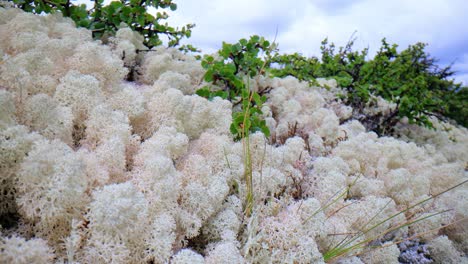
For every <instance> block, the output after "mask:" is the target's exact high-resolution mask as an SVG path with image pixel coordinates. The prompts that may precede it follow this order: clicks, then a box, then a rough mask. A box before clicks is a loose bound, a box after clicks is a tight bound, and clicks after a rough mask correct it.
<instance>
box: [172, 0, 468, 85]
mask: <svg viewBox="0 0 468 264" xmlns="http://www.w3.org/2000/svg"><path fill="white" fill-rule="evenodd" d="M174 2H176V3H177V4H178V9H177V10H176V11H175V12H170V19H169V21H168V22H169V24H170V25H179V26H182V25H184V24H187V23H195V24H196V27H195V28H194V29H193V32H192V37H191V38H190V39H188V40H187V41H185V43H190V44H193V45H195V46H196V47H198V48H201V49H202V50H203V52H206V53H210V52H214V51H216V50H217V49H219V48H220V47H221V43H222V42H223V41H226V42H236V41H237V40H239V39H240V38H248V37H249V36H251V35H254V34H257V35H261V36H265V37H266V38H267V39H269V40H273V39H274V38H275V33H276V31H277V32H278V34H277V37H276V42H277V43H278V44H279V49H280V51H281V52H299V53H302V54H303V55H307V56H311V55H319V52H320V42H321V40H323V39H324V38H325V37H328V39H329V40H330V41H333V42H335V43H336V44H337V45H339V46H341V45H345V44H346V43H347V41H348V40H349V38H350V37H351V36H352V35H353V32H356V33H355V37H357V40H356V48H358V49H362V48H365V47H369V49H370V51H371V53H373V52H375V51H376V50H377V49H378V48H379V47H380V40H381V39H382V38H384V37H386V38H387V40H388V41H389V42H390V43H397V44H399V46H400V48H406V47H407V46H408V45H410V44H414V43H416V42H418V41H419V42H425V43H428V44H429V46H428V48H427V51H429V53H430V54H431V55H432V56H434V57H436V58H438V59H439V60H440V61H439V63H440V64H441V65H447V64H450V63H452V62H453V63H454V69H455V70H456V71H457V76H456V80H457V81H460V82H464V83H465V84H466V85H468V26H467V23H468V19H466V11H468V1H466V0H294V1H286V0H236V1H233V0H174Z"/></svg>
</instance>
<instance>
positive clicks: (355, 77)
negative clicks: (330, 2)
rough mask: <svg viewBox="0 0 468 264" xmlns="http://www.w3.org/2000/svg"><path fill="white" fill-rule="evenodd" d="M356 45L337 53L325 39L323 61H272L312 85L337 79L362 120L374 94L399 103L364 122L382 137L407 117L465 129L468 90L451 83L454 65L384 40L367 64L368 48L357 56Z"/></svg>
mask: <svg viewBox="0 0 468 264" xmlns="http://www.w3.org/2000/svg"><path fill="white" fill-rule="evenodd" d="M353 44H354V41H353V40H352V41H350V42H348V44H347V45H346V46H345V47H340V48H339V49H338V51H336V47H335V45H334V44H333V43H330V44H329V43H328V40H327V39H325V40H324V41H323V42H322V46H321V52H322V54H321V55H322V56H321V59H320V60H319V59H318V58H316V57H311V58H306V57H304V56H302V55H300V54H297V53H296V54H290V55H287V54H286V55H278V56H276V57H275V58H273V60H272V61H273V62H275V63H277V64H278V65H279V66H280V67H279V68H278V69H273V70H272V73H273V74H275V75H276V76H280V77H283V76H286V75H292V76H295V77H296V78H298V79H300V80H304V81H309V82H311V81H313V80H314V79H315V78H319V77H320V78H334V79H336V80H337V82H338V84H339V85H340V86H341V87H343V88H345V89H346V90H347V97H346V98H345V103H347V104H349V105H351V106H352V107H353V108H354V110H355V112H356V113H357V114H356V115H355V116H363V115H360V114H362V113H363V109H364V107H365V106H366V104H367V103H368V102H369V100H370V99H371V96H372V95H374V96H381V97H382V98H384V99H385V100H387V101H390V102H392V103H395V104H396V108H395V109H394V110H393V111H392V112H391V113H388V114H387V115H385V116H365V117H363V118H361V120H360V121H362V122H363V123H364V124H365V125H367V127H368V128H369V129H370V130H374V131H376V132H378V133H386V132H389V131H391V129H392V127H393V126H394V125H395V124H396V123H397V122H398V121H399V120H400V119H401V118H403V117H407V118H408V120H409V122H410V123H415V124H418V125H424V126H426V127H432V123H431V122H430V120H429V117H430V116H436V117H438V118H440V119H446V117H449V118H453V119H455V120H457V121H458V122H460V124H462V125H465V126H466V120H467V115H466V111H464V110H463V109H466V107H464V106H465V105H466V88H461V87H460V86H461V85H460V84H456V83H454V81H453V80H450V79H449V78H450V77H452V76H453V74H454V72H453V71H452V70H451V67H450V66H448V67H445V68H439V67H438V66H437V65H436V62H437V60H436V59H434V58H433V57H431V56H430V55H429V54H428V53H427V52H426V51H425V50H424V49H425V47H426V46H427V45H426V44H423V43H416V44H415V45H410V46H409V47H408V48H407V49H405V50H403V51H401V52H398V51H397V45H396V44H393V45H389V44H388V43H387V41H386V40H385V39H383V40H382V46H381V47H380V50H379V51H378V52H377V54H376V55H375V57H374V58H373V59H371V60H367V59H366V58H367V56H368V49H364V50H362V51H353V50H352V47H353Z"/></svg>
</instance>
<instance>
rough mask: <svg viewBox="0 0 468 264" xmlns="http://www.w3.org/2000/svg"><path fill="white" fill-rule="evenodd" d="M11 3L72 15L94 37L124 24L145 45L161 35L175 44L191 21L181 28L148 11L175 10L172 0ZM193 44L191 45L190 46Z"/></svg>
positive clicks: (102, 36) (34, 0)
mask: <svg viewBox="0 0 468 264" xmlns="http://www.w3.org/2000/svg"><path fill="white" fill-rule="evenodd" d="M12 2H13V3H14V5H15V6H16V7H18V8H21V9H23V10H25V11H27V12H32V13H35V14H41V13H46V14H49V13H54V12H61V13H62V14H63V15H64V16H66V17H70V18H72V19H73V20H74V21H75V23H76V25H77V26H80V27H85V28H88V29H90V30H91V31H92V32H93V37H94V38H95V39H101V40H104V41H105V40H106V39H107V38H108V37H109V36H113V35H115V32H117V30H118V29H119V28H120V27H121V24H122V23H125V24H127V25H128V26H129V27H131V28H132V29H133V30H134V31H137V32H139V33H140V34H141V35H142V36H143V37H144V44H145V46H147V47H148V48H152V47H154V46H158V45H161V44H162V39H161V35H166V36H167V38H168V40H169V41H168V46H170V47H172V46H177V45H178V44H179V41H180V40H181V39H182V38H184V37H187V38H188V37H190V35H191V33H192V31H191V29H192V28H193V27H194V26H195V25H194V24H188V25H185V26H184V27H182V28H181V29H178V28H174V27H171V26H169V25H168V24H167V23H163V21H164V20H165V19H167V18H168V14H167V13H166V12H157V13H156V17H154V16H153V15H151V14H150V13H148V8H156V9H157V10H159V9H167V8H169V9H170V10H172V11H174V10H176V9H177V5H176V4H175V3H174V2H173V1H172V0H121V1H113V2H111V3H109V4H108V5H103V3H104V0H96V1H94V7H93V8H92V9H91V10H87V9H86V5H85V4H80V5H74V4H72V2H71V1H70V0H47V1H44V0H13V1H12ZM189 48H193V47H191V46H190V47H189Z"/></svg>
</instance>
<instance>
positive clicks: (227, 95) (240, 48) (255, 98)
mask: <svg viewBox="0 0 468 264" xmlns="http://www.w3.org/2000/svg"><path fill="white" fill-rule="evenodd" d="M274 47H275V46H274V45H272V44H271V43H270V42H269V41H267V40H265V39H264V38H263V37H259V36H252V37H250V39H249V40H246V39H241V40H239V42H238V43H235V44H229V43H225V42H224V43H223V46H222V48H221V49H220V50H219V51H218V55H219V58H215V57H213V56H209V55H208V56H205V57H204V58H203V60H202V62H201V64H202V67H203V68H204V69H205V70H206V73H205V75H204V80H205V81H206V82H208V83H211V84H214V85H217V86H220V87H221V90H212V89H211V88H210V87H209V86H205V87H204V88H202V89H199V90H198V91H197V94H198V95H200V96H203V97H205V98H209V99H211V98H213V97H216V96H219V97H221V98H223V99H228V100H230V101H232V102H233V104H234V105H235V106H236V105H238V104H240V105H241V111H237V112H236V111H235V112H234V113H233V121H232V124H231V128H230V129H231V132H232V134H233V135H234V138H235V139H237V140H239V139H241V138H243V137H244V136H246V134H247V133H250V132H255V131H262V132H263V133H264V134H265V136H266V137H269V136H270V130H269V129H268V127H267V125H266V122H265V120H264V119H263V118H262V114H263V113H262V106H263V103H265V101H266V96H265V95H264V94H263V93H264V92H265V91H252V90H251V89H250V78H253V77H255V76H257V75H262V74H265V71H264V69H265V66H266V61H268V58H269V57H270V56H271V54H272V51H273V50H274ZM262 54H263V55H264V56H265V58H261V57H260V56H261V55H262Z"/></svg>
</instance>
